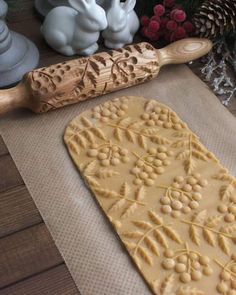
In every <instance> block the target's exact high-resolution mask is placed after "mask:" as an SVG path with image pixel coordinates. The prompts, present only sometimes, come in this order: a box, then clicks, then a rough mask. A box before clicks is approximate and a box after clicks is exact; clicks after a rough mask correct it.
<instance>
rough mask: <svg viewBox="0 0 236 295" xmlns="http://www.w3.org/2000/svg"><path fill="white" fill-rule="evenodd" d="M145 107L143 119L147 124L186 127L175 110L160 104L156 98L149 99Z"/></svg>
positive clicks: (169, 127) (168, 127)
mask: <svg viewBox="0 0 236 295" xmlns="http://www.w3.org/2000/svg"><path fill="white" fill-rule="evenodd" d="M144 109H145V113H143V114H142V115H141V119H142V120H143V121H144V122H145V125H146V126H161V127H164V128H166V129H175V130H180V129H182V128H185V124H184V123H182V122H181V121H180V119H179V118H178V117H177V115H176V114H175V113H174V112H172V111H171V110H169V109H168V108H165V107H163V106H160V105H159V104H158V103H157V102H156V101H155V100H150V101H148V102H147V103H146V105H145V108H144Z"/></svg>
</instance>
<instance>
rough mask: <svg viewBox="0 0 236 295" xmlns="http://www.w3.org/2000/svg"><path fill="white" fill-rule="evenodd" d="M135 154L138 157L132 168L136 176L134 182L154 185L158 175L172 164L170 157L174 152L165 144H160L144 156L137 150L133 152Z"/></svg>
mask: <svg viewBox="0 0 236 295" xmlns="http://www.w3.org/2000/svg"><path fill="white" fill-rule="evenodd" d="M133 155H134V156H135V157H136V158H137V160H136V162H135V166H134V167H133V168H132V169H131V170H130V173H131V174H133V175H134V176H135V179H134V181H133V183H134V184H135V185H140V184H145V185H147V186H153V185H154V184H155V179H157V177H158V175H161V174H163V173H164V172H165V169H166V167H167V166H169V165H170V164H171V161H170V157H171V156H173V153H172V151H169V150H168V149H167V148H166V147H165V146H159V147H157V148H150V149H148V150H147V153H145V154H144V155H142V156H140V155H138V154H137V153H136V152H133Z"/></svg>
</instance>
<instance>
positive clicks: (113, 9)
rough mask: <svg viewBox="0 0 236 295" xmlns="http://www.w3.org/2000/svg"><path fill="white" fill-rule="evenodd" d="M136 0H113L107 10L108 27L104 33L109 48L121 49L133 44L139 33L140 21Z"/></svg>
mask: <svg viewBox="0 0 236 295" xmlns="http://www.w3.org/2000/svg"><path fill="white" fill-rule="evenodd" d="M135 4H136V0H126V2H122V3H120V0H112V3H111V6H110V8H109V9H108V10H107V12H106V14H107V21H108V27H107V29H106V30H105V31H104V32H103V33H102V36H103V38H104V39H105V45H106V47H108V48H114V49H116V48H121V47H123V46H124V45H125V44H129V43H132V41H133V37H134V34H135V33H136V32H137V31H138V28H139V20H138V16H137V14H136V13H135V11H134V7H135Z"/></svg>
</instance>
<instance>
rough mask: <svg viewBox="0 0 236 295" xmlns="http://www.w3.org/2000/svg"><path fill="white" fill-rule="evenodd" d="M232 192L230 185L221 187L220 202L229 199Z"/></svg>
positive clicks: (232, 188)
mask: <svg viewBox="0 0 236 295" xmlns="http://www.w3.org/2000/svg"><path fill="white" fill-rule="evenodd" d="M233 192H234V187H233V185H232V184H228V185H223V186H222V187H221V189H220V198H221V200H222V201H225V200H227V199H228V198H229V197H231V196H232V194H233Z"/></svg>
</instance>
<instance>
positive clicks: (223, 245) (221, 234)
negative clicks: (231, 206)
mask: <svg viewBox="0 0 236 295" xmlns="http://www.w3.org/2000/svg"><path fill="white" fill-rule="evenodd" d="M206 214H207V211H206V210H202V211H200V212H198V213H196V214H193V216H192V218H191V220H190V221H189V220H181V222H183V223H184V224H187V225H188V226H189V237H190V239H191V240H192V241H193V242H194V243H195V244H196V245H198V246H200V244H201V234H202V237H203V239H204V240H205V242H206V243H207V244H209V245H210V246H212V247H216V246H217V244H218V246H219V248H220V249H221V250H222V251H223V252H224V253H225V254H226V255H230V247H231V245H230V241H232V242H233V243H235V242H236V236H233V233H234V232H236V226H235V225H229V226H223V225H222V224H220V223H221V221H222V216H221V215H213V216H208V217H206ZM219 224H220V226H219ZM218 227H219V228H218Z"/></svg>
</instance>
